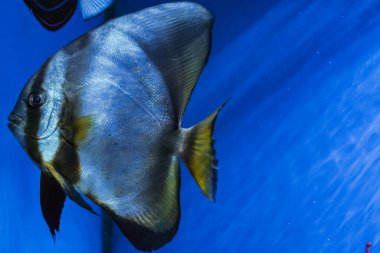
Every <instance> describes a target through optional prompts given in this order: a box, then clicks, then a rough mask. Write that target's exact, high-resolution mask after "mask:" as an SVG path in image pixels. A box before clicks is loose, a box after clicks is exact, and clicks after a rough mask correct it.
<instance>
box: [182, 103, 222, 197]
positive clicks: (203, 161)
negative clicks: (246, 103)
mask: <svg viewBox="0 0 380 253" xmlns="http://www.w3.org/2000/svg"><path fill="white" fill-rule="evenodd" d="M226 103H227V102H225V103H223V104H222V105H221V106H220V107H219V108H218V109H216V110H215V111H214V112H213V113H211V115H210V116H208V117H207V118H206V119H204V120H203V121H202V122H200V123H198V124H197V125H195V126H193V127H191V128H189V129H186V130H185V138H184V150H183V151H182V154H181V157H182V159H183V161H184V162H185V164H186V166H187V167H188V168H189V170H190V173H191V175H192V176H193V177H194V179H195V181H196V182H197V184H198V186H199V187H200V188H201V190H202V192H203V193H204V194H205V195H206V197H207V198H208V199H209V200H212V201H215V194H216V183H217V176H218V175H217V163H218V161H217V159H216V157H215V150H214V147H213V144H214V140H213V137H212V134H213V132H214V124H215V120H216V117H217V115H218V113H219V111H220V110H221V109H222V108H223V106H224V105H225V104H226Z"/></svg>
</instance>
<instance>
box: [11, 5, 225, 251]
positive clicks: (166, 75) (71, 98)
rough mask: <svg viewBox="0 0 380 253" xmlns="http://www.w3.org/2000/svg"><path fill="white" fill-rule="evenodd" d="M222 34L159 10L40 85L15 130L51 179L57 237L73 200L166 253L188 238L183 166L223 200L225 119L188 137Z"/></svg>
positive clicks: (92, 44) (71, 59) (86, 41)
mask: <svg viewBox="0 0 380 253" xmlns="http://www.w3.org/2000/svg"><path fill="white" fill-rule="evenodd" d="M212 25H213V16H212V15H211V14H210V13H209V12H208V11H207V10H206V9H204V8H203V7H202V6H200V5H198V4H194V3H188V2H180V3H170V4H162V5H158V6H155V7H151V8H148V9H145V10H142V11H139V12H137V13H134V14H130V15H126V16H123V17H120V18H117V19H114V20H112V21H109V22H107V23H106V24H104V25H102V26H101V27H99V28H97V29H95V30H93V31H91V32H89V33H87V34H85V35H83V36H82V37H81V38H79V39H77V40H76V41H74V42H72V43H71V44H69V45H67V46H66V47H64V48H63V49H61V50H60V51H58V52H57V53H56V54H55V55H53V56H52V57H50V58H49V59H48V60H47V61H46V62H45V64H44V65H43V66H42V67H41V69H40V70H39V71H37V72H36V74H34V75H33V76H32V78H31V79H30V80H29V81H28V83H27V84H26V85H25V87H24V89H23V91H22V92H21V94H20V97H19V99H18V102H17V103H16V106H15V108H14V110H13V112H12V113H11V114H10V116H9V121H10V123H9V128H10V129H11V131H12V132H13V133H14V135H15V136H16V138H17V139H18V140H19V141H20V143H21V144H22V146H23V147H24V149H25V150H26V151H27V152H28V154H29V155H30V157H31V158H32V160H33V161H34V162H35V163H36V164H37V166H38V167H39V168H40V169H41V172H42V173H41V207H42V211H43V214H44V218H45V220H46V222H47V223H48V225H49V228H50V231H51V232H52V234H53V236H55V231H58V229H59V218H60V213H61V211H62V208H63V202H64V201H65V196H66V195H67V196H68V197H69V198H71V199H72V200H74V201H75V202H76V203H78V204H79V205H80V206H82V207H84V208H86V209H87V210H89V211H91V212H93V211H92V209H91V206H89V205H88V204H87V203H86V201H85V200H84V199H83V198H82V197H81V194H83V195H85V196H87V197H88V198H89V199H91V200H92V201H93V202H95V203H96V204H97V205H99V206H100V207H102V208H103V209H104V210H106V211H107V212H108V213H109V215H110V216H111V218H112V219H113V220H114V221H115V222H116V224H117V225H118V226H119V228H120V229H121V231H122V232H123V233H124V235H125V236H126V237H127V238H128V239H129V240H130V241H131V242H132V244H133V245H134V246H135V247H136V248H138V249H140V250H144V251H150V250H154V249H158V248H160V247H162V246H163V245H164V244H166V243H167V242H169V241H170V240H171V239H172V237H173V236H174V235H175V233H176V231H177V229H178V224H179V219H180V205H179V188H180V171H179V159H180V158H182V159H183V160H184V162H185V164H186V166H187V167H188V168H189V170H190V172H191V174H192V175H193V177H194V178H195V180H196V181H197V183H198V185H199V187H200V188H201V190H202V192H203V193H204V194H205V195H206V197H207V198H209V199H210V200H215V191H216V180H217V167H216V165H217V160H216V158H215V151H214V148H213V139H212V133H213V127H214V123H215V120H216V117H217V114H218V112H219V110H220V109H221V107H220V108H218V109H217V110H215V111H214V112H213V113H212V114H211V115H210V116H209V117H208V118H206V119H205V120H203V121H202V122H200V123H199V124H197V125H195V126H193V127H192V128H188V129H185V128H181V126H180V124H181V120H182V115H183V112H184V110H185V108H186V105H187V103H188V100H189V98H190V95H191V92H192V90H193V88H194V86H195V83H196V81H197V79H198V77H199V75H200V73H201V71H202V69H203V67H204V66H205V64H206V62H207V59H208V56H209V51H210V45H211V29H212ZM49 188H51V189H50V190H49ZM52 192H56V194H57V195H58V197H57V198H53V197H52V196H51V195H52ZM53 195H54V194H53Z"/></svg>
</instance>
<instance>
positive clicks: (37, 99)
mask: <svg viewBox="0 0 380 253" xmlns="http://www.w3.org/2000/svg"><path fill="white" fill-rule="evenodd" d="M28 102H29V105H30V106H31V107H40V106H42V105H43V104H44V103H45V97H44V96H43V95H42V94H39V93H31V94H30V95H29V99H28Z"/></svg>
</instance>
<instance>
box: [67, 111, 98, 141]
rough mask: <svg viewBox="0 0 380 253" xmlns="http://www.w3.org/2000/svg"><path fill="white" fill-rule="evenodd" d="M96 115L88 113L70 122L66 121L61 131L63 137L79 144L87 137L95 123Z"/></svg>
mask: <svg viewBox="0 0 380 253" xmlns="http://www.w3.org/2000/svg"><path fill="white" fill-rule="evenodd" d="M94 119H95V115H93V114H91V115H86V116H82V117H79V118H76V119H74V120H72V121H70V122H69V123H64V124H63V125H62V126H61V130H62V131H61V132H62V135H63V137H64V138H65V139H66V140H67V141H68V142H69V143H71V144H73V145H74V146H75V147H77V146H78V145H79V143H80V142H82V141H83V140H85V139H86V137H87V136H88V132H89V130H90V129H91V127H92V125H93V121H94Z"/></svg>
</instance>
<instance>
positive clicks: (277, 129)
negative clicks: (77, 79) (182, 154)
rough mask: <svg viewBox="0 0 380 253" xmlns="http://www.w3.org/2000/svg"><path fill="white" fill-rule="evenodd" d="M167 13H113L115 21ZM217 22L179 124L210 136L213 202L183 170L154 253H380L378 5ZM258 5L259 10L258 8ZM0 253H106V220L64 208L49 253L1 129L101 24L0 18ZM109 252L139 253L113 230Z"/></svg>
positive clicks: (253, 4) (232, 9) (27, 182)
mask: <svg viewBox="0 0 380 253" xmlns="http://www.w3.org/2000/svg"><path fill="white" fill-rule="evenodd" d="M161 2H162V1H137V0H135V1H119V2H118V4H117V14H118V15H122V14H124V13H129V12H133V11H136V10H139V9H141V8H144V7H147V6H152V5H155V4H157V3H161ZM198 2H199V3H202V4H203V5H205V6H206V7H207V8H208V9H210V10H211V11H212V12H213V13H214V14H215V16H216V22H215V27H214V32H213V49H212V53H211V56H210V61H209V63H208V65H207V66H206V68H205V70H204V72H203V74H202V76H201V78H200V80H199V83H198V85H197V87H196V89H195V91H194V93H193V95H192V98H191V101H190V104H189V107H188V109H187V111H186V113H185V119H184V126H191V125H192V124H194V123H196V122H198V121H200V120H201V119H203V118H204V117H205V116H207V115H208V114H209V113H210V112H211V111H212V110H214V109H215V108H216V107H217V106H218V105H219V104H221V103H222V102H223V101H224V100H225V99H226V98H229V97H232V100H231V101H230V103H229V104H228V106H226V107H225V109H224V110H223V111H222V112H221V114H220V117H219V118H218V122H217V125H216V132H215V137H216V140H217V142H216V149H217V152H218V158H219V167H220V173H219V183H218V195H217V202H216V203H215V204H213V203H210V202H208V201H207V200H206V198H204V197H203V196H202V194H201V192H200V190H199V189H198V188H197V186H196V184H195V182H194V181H193V179H192V178H191V176H190V174H189V173H188V171H187V170H186V169H185V168H184V167H182V189H181V202H182V203H181V205H182V220H181V224H180V229H179V232H178V234H177V236H176V237H175V238H174V240H173V241H172V242H171V243H170V244H168V245H167V246H165V247H164V248H162V249H161V250H159V251H158V252H181V253H187V252H189V253H190V252H198V253H206V252H271V253H277V252H278V253H284V252H291V253H309V252H310V253H315V252H324V253H326V252H327V253H330V252H331V253H335V252H364V244H365V242H366V241H368V240H371V241H373V243H374V246H373V252H378V251H380V246H379V245H378V244H379V243H380V237H379V236H380V218H379V215H380V180H379V176H380V171H379V165H380V159H379V158H380V111H379V108H380V85H379V79H380V4H379V3H378V2H377V1H366V0H364V1H347V0H320V1H308V0H298V1H273V0H272V1H259V0H255V1H253V0H251V1H250V0H246V1H236V0H235V1H232V0H225V1H221V0H220V1H216V0H209V1H198ZM263 2H265V3H263ZM0 8H1V9H0V10H1V13H2V15H1V16H0V31H1V33H0V46H1V47H0V59H1V78H0V80H1V87H2V95H1V101H2V102H1V108H0V154H1V159H0V201H1V204H0V252H94V253H96V252H102V236H101V227H102V226H101V219H100V218H99V217H96V216H94V215H91V214H90V213H88V212H86V211H84V210H83V209H81V208H80V207H78V206H77V205H75V204H74V203H73V202H71V201H67V202H66V205H65V209H64V212H63V216H62V221H61V232H60V233H59V234H58V236H57V242H56V243H55V244H54V243H53V240H52V239H51V236H50V234H49V231H48V228H47V226H46V225H45V223H44V220H43V218H42V214H41V212H40V207H39V171H38V169H37V168H36V167H35V166H34V165H33V164H32V162H31V161H30V160H29V158H28V157H27V155H26V153H25V152H24V151H23V150H22V149H21V147H20V146H19V145H18V144H17V143H16V140H15V139H14V138H13V137H12V136H11V134H10V132H9V131H8V129H7V127H6V118H7V115H8V113H9V112H10V110H11V109H12V107H13V104H14V102H15V101H16V98H17V96H18V93H19V91H20V90H21V88H22V87H23V85H24V83H25V82H26V81H27V80H28V78H29V77H30V76H31V75H32V73H34V72H35V71H36V70H37V69H38V68H39V66H40V65H41V64H42V63H43V61H44V60H45V59H46V58H47V57H48V56H49V55H51V54H53V53H54V52H55V51H56V50H58V49H59V48H61V47H62V46H63V45H65V44H67V43H68V42H69V41H71V40H73V39H75V38H76V37H78V36H79V35H80V34H82V33H83V32H84V31H87V30H89V29H90V28H92V27H95V26H97V25H98V24H101V23H102V22H103V20H104V17H101V16H100V17H98V18H96V19H94V20H91V21H90V22H84V21H83V20H82V19H81V16H80V12H79V11H77V12H76V14H75V16H74V18H73V19H72V20H71V21H70V22H69V23H68V24H67V25H66V26H65V27H64V28H63V29H62V30H60V31H59V32H56V33H51V32H47V31H45V30H43V28H42V27H41V26H40V25H39V24H38V23H37V21H36V20H35V19H34V18H33V17H32V15H31V14H30V12H29V11H28V9H27V8H26V7H25V6H24V4H23V3H22V1H21V0H18V1H7V3H5V2H4V3H3V4H2V6H1V7H0ZM112 246H113V247H112V252H115V253H120V252H137V251H136V250H135V249H134V248H133V247H132V246H131V244H130V243H129V242H128V241H127V240H126V239H125V238H124V237H123V236H122V235H121V234H120V232H119V231H118V229H117V228H114V233H113V237H112Z"/></svg>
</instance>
